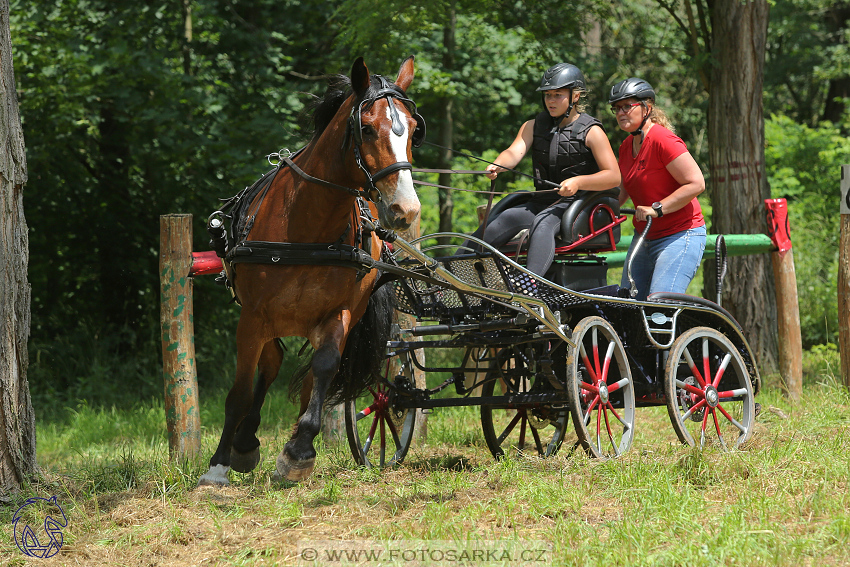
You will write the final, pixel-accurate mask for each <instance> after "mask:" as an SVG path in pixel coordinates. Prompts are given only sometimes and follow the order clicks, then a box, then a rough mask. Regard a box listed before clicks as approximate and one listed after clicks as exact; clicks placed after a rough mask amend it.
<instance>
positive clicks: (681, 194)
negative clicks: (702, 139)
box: [635, 152, 705, 221]
mask: <svg viewBox="0 0 850 567" xmlns="http://www.w3.org/2000/svg"><path fill="white" fill-rule="evenodd" d="M667 171H669V172H670V175H672V176H673V179H675V180H676V182H677V183H678V184H679V188H678V189H676V190H675V191H673V192H672V193H670V194H669V195H668V196H666V197H664V198H663V199H661V201H660V203H661V211H662V212H663V213H664V214H665V215H666V214H669V213H675V212H676V211H678V210H679V209H681V208H682V207H684V206H685V205H687V204H688V203H690V202H691V201H693V200H694V198H696V196H697V195H699V194H700V193H702V192H703V191H705V178H704V177H703V175H702V171H701V170H700V168H699V166H698V165H697V162H696V161H695V160H694V158H693V156H692V155H691V154H690V152H685V153H683V154H681V155H680V156H679V157H677V158H676V159H674V160H673V161H671V162H670V163H668V164H667ZM657 216H658V213H656V212H655V211H654V210H652V207H647V206H640V207H635V218H636V219H637V220H639V221H645V220H646V217H653V218H654V217H657Z"/></svg>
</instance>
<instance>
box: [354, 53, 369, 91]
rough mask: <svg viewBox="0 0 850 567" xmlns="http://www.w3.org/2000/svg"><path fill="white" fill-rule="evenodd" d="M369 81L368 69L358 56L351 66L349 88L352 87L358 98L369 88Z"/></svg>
mask: <svg viewBox="0 0 850 567" xmlns="http://www.w3.org/2000/svg"><path fill="white" fill-rule="evenodd" d="M369 82H370V79H369V69H368V67H366V63H364V62H363V58H362V57H358V58H357V59H355V60H354V64H353V65H352V66H351V88H352V89H354V94H356V95H357V97H358V98H360V97H362V96H363V93H365V92H366V89H368V88H369Z"/></svg>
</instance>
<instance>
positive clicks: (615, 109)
mask: <svg viewBox="0 0 850 567" xmlns="http://www.w3.org/2000/svg"><path fill="white" fill-rule="evenodd" d="M641 104H643V103H642V102H630V103H627V104H620V105H612V106H611V114H613V115H614V116H617V114H618V113H620V112H622V113H624V114H628V113H629V112H630V111H631V110H632V108H634V107H636V106H640V105H641Z"/></svg>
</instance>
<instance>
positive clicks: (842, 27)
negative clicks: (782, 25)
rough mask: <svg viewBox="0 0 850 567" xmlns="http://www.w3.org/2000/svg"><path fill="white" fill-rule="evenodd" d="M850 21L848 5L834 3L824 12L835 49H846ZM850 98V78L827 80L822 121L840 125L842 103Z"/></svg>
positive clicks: (839, 77) (842, 114)
mask: <svg viewBox="0 0 850 567" xmlns="http://www.w3.org/2000/svg"><path fill="white" fill-rule="evenodd" d="M848 20H850V3H847V2H836V3H835V4H834V5H832V6H830V7H829V8H828V9H827V10H826V14H825V16H824V21H825V23H826V28H827V30H829V32H830V35H831V36H832V37H833V38H834V41H835V42H836V43H837V44H838V45H836V47H838V48H841V47H844V48H846V43H847V42H846V40H845V38H846V37H847V34H846V31H847V23H848ZM848 97H850V77H847V76H843V77H842V76H838V77H833V78H831V79H830V80H829V87H828V88H827V92H826V104H825V105H824V109H823V116H822V119H823V120H829V121H831V122H833V123H835V124H840V123H841V120H842V118H843V116H844V110H845V105H844V101H845V100H846V99H847V98H848Z"/></svg>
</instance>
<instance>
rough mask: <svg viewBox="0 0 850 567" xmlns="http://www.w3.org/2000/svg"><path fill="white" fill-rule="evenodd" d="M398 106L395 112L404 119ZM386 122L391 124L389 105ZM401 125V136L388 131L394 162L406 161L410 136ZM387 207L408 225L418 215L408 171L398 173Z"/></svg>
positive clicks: (410, 174) (392, 102) (411, 178)
mask: <svg viewBox="0 0 850 567" xmlns="http://www.w3.org/2000/svg"><path fill="white" fill-rule="evenodd" d="M390 104H396V102H395V101H391V103H390ZM399 106H402V105H401V103H398V106H397V107H396V111H397V112H398V113H399V114H400V117H404V114H403V113H402V112H401V109H399ZM387 120H389V121H390V122H391V123H392V112H391V110H390V107H389V105H387ZM402 125H403V126H404V132H402V133H401V135H396V134H395V133H394V132H393V131H392V130H390V146H391V147H392V150H393V154H394V155H395V160H396V161H407V139H408V137H409V136H410V128H408V126H407V121H406V120H402ZM389 206H390V207H391V208H393V209H395V210H396V211H398V212H399V214H400V216H402V217H404V218H405V219H406V220H407V222H408V223H412V222H413V220H414V218H415V217H416V215H417V213H419V207H420V204H419V197H418V196H417V195H416V190H415V189H414V188H413V174H412V173H411V171H410V170H409V169H402V170H400V171H399V172H398V182H397V183H396V188H395V195H394V196H393V200H392V203H390V204H389Z"/></svg>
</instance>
